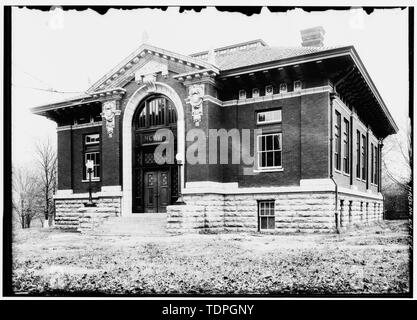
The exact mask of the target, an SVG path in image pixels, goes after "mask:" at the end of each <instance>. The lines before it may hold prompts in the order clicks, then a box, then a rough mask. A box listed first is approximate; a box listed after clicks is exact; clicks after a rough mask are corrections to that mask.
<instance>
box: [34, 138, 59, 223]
mask: <svg viewBox="0 0 417 320" xmlns="http://www.w3.org/2000/svg"><path fill="white" fill-rule="evenodd" d="M36 155H37V160H38V164H39V179H40V183H41V191H42V195H43V213H44V218H45V226H48V225H49V224H50V223H51V220H53V219H54V213H55V208H54V201H53V195H54V193H55V191H56V171H57V157H56V151H55V147H54V146H53V145H52V144H51V143H50V141H49V139H48V140H46V141H43V142H38V143H37V145H36Z"/></svg>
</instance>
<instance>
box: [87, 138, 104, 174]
mask: <svg viewBox="0 0 417 320" xmlns="http://www.w3.org/2000/svg"><path fill="white" fill-rule="evenodd" d="M83 160H84V166H83V179H84V180H88V179H89V175H88V172H87V169H86V164H87V161H93V171H92V173H91V179H92V180H99V179H100V163H101V161H100V134H99V133H93V134H86V135H85V136H84V159H83Z"/></svg>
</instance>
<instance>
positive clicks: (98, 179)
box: [83, 151, 101, 181]
mask: <svg viewBox="0 0 417 320" xmlns="http://www.w3.org/2000/svg"><path fill="white" fill-rule="evenodd" d="M90 154H96V155H98V158H99V163H98V164H97V163H96V161H94V160H93V163H94V167H93V172H92V174H91V181H100V179H101V159H100V156H101V155H100V151H85V152H84V179H83V181H89V177H88V172H87V170H86V169H85V164H86V163H87V155H90ZM89 160H91V159H89ZM96 168H98V169H97V173H98V176H96V175H95V171H96V170H95V169H96Z"/></svg>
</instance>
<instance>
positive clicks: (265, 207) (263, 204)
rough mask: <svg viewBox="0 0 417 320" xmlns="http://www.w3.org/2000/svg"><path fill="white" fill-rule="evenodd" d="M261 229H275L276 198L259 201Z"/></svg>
mask: <svg viewBox="0 0 417 320" xmlns="http://www.w3.org/2000/svg"><path fill="white" fill-rule="evenodd" d="M258 216H259V231H263V230H274V229H275V200H262V201H259V202H258Z"/></svg>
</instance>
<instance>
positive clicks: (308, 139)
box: [301, 92, 330, 179]
mask: <svg viewBox="0 0 417 320" xmlns="http://www.w3.org/2000/svg"><path fill="white" fill-rule="evenodd" d="M329 108H330V101H329V93H327V92H325V93H316V94H309V95H305V96H301V179H322V178H326V177H328V176H329V131H328V129H329Z"/></svg>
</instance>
